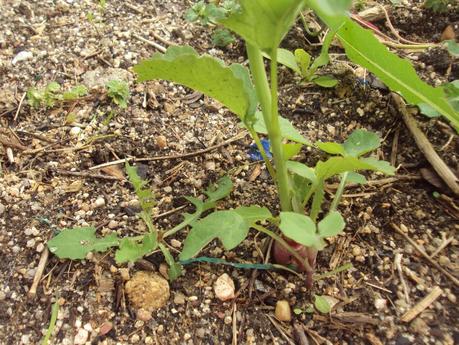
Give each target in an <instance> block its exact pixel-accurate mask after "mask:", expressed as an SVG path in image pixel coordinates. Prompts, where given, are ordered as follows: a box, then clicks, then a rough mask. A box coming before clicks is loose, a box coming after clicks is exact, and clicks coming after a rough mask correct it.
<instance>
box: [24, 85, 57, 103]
mask: <svg viewBox="0 0 459 345" xmlns="http://www.w3.org/2000/svg"><path fill="white" fill-rule="evenodd" d="M60 89H61V86H60V85H59V84H58V83H56V82H55V81H53V82H51V83H49V84H48V85H46V86H45V87H44V88H41V89H37V88H30V89H29V90H27V101H28V103H29V104H30V105H31V106H32V107H33V108H36V109H37V108H40V107H41V106H45V107H47V108H51V107H53V106H54V104H55V103H56V101H58V100H60V99H61V95H60V94H59V93H58V92H59V90H60Z"/></svg>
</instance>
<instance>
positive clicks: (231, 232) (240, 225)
mask: <svg viewBox="0 0 459 345" xmlns="http://www.w3.org/2000/svg"><path fill="white" fill-rule="evenodd" d="M248 232H249V224H248V223H247V222H246V221H245V220H244V218H243V217H242V216H241V215H239V214H238V213H237V212H236V211H235V210H228V211H216V212H213V213H211V214H209V215H208V216H207V217H205V218H202V219H200V220H199V221H197V222H195V223H193V224H192V229H191V231H190V233H189V234H188V236H187V238H186V239H185V242H184V243H183V250H182V252H181V253H180V260H187V259H190V258H191V257H193V256H195V255H196V254H198V253H199V252H200V251H201V249H202V248H204V247H205V246H206V245H207V244H209V242H210V241H212V240H213V239H214V238H218V239H220V241H221V242H222V244H223V247H224V248H225V249H226V250H231V249H233V248H234V247H236V246H237V245H238V244H239V243H241V242H242V241H243V240H244V239H245V238H246V237H247V234H248Z"/></svg>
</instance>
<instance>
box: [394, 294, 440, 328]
mask: <svg viewBox="0 0 459 345" xmlns="http://www.w3.org/2000/svg"><path fill="white" fill-rule="evenodd" d="M442 293H443V291H442V289H440V287H438V286H435V287H434V288H433V289H432V291H430V293H429V294H428V295H427V296H426V297H424V298H423V299H422V300H420V301H419V302H418V303H417V304H416V305H415V306H414V307H413V308H411V309H410V310H408V311H407V312H406V313H405V314H403V315H402V317H401V318H400V320H401V321H403V322H410V321H411V320H413V319H414V318H415V317H416V316H418V315H419V314H420V313H421V312H422V311H423V310H424V309H426V308H427V307H428V306H429V305H431V304H432V303H433V302H435V300H436V299H437V298H438V297H440V295H441V294H442Z"/></svg>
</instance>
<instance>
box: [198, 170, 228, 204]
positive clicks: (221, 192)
mask: <svg viewBox="0 0 459 345" xmlns="http://www.w3.org/2000/svg"><path fill="white" fill-rule="evenodd" d="M232 190H233V182H231V179H230V178H229V177H228V175H225V176H223V177H221V178H220V179H219V180H218V181H217V183H215V184H213V185H211V186H209V188H207V189H206V191H205V192H204V194H206V195H207V197H208V200H207V201H210V202H214V201H218V200H220V199H223V198H226V197H227V196H228V195H230V193H231V191H232Z"/></svg>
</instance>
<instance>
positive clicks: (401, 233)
mask: <svg viewBox="0 0 459 345" xmlns="http://www.w3.org/2000/svg"><path fill="white" fill-rule="evenodd" d="M390 225H391V227H392V228H393V229H394V230H395V231H396V232H397V233H399V234H400V235H402V236H403V237H404V238H405V239H406V240H407V241H408V242H410V244H411V245H412V246H413V247H414V249H416V250H417V251H418V252H419V254H421V255H422V256H423V257H424V258H425V259H426V260H427V261H428V262H429V263H430V264H431V265H432V266H433V267H435V268H436V269H437V270H439V271H440V272H441V273H443V274H444V275H445V276H446V277H447V278H449V280H451V281H452V282H453V283H454V284H455V285H456V286H459V279H457V278H456V277H454V276H453V275H452V274H451V273H449V272H448V271H447V270H445V269H444V268H443V267H441V266H440V264H439V263H437V262H435V261H433V260H432V259H431V257H430V256H429V255H428V254H427V253H426V252H425V251H424V250H423V249H422V248H421V247H419V246H418V244H417V243H416V242H415V241H413V240H412V239H411V238H410V237H409V236H408V235H407V234H405V233H404V232H403V231H402V229H400V228H399V227H398V226H397V225H395V224H394V223H391V224H390Z"/></svg>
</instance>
